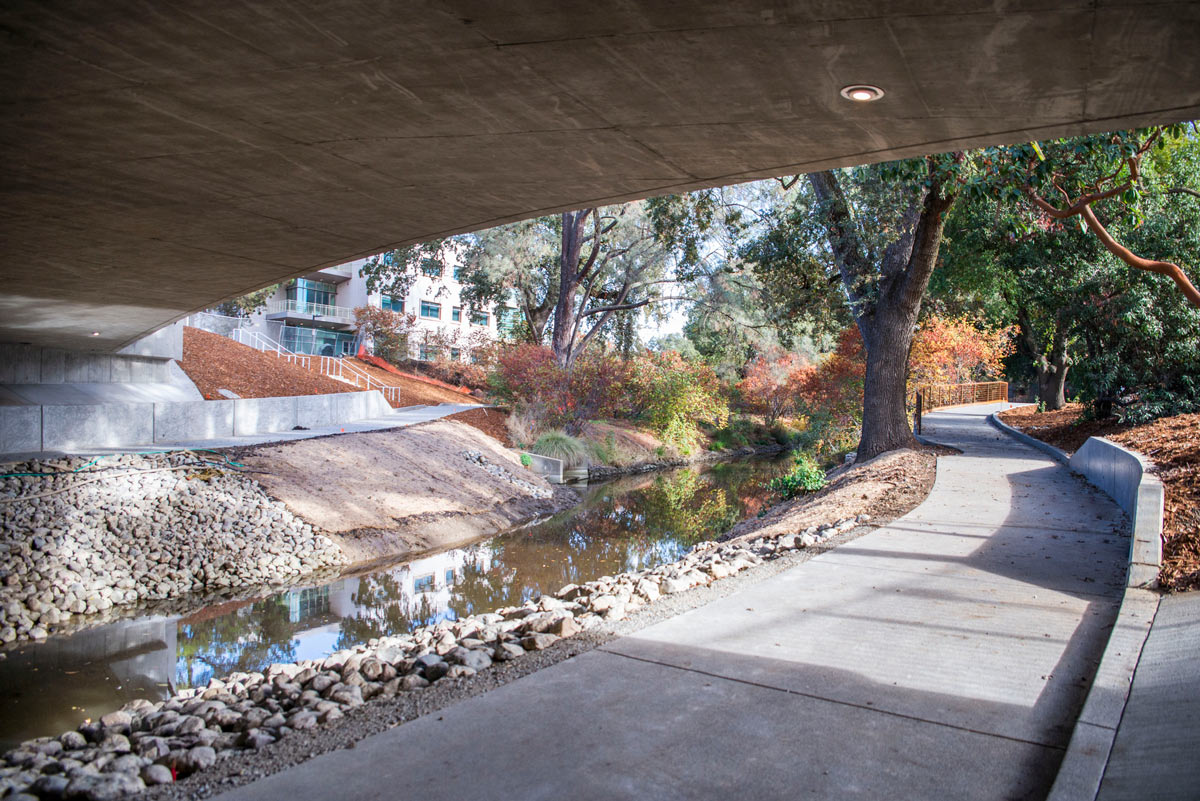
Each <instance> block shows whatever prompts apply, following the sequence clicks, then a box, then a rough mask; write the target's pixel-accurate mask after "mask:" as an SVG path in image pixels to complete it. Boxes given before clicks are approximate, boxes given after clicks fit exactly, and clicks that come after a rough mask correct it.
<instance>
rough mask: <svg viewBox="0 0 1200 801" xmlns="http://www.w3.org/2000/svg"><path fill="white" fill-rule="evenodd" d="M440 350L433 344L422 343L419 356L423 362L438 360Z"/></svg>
mask: <svg viewBox="0 0 1200 801" xmlns="http://www.w3.org/2000/svg"><path fill="white" fill-rule="evenodd" d="M439 353H440V351H439V350H438V349H437V348H436V347H434V346H432V345H422V346H421V347H420V349H419V353H418V357H419V358H420V359H421V361H423V362H432V361H436V360H437V357H438V354H439Z"/></svg>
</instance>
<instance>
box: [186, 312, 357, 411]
mask: <svg viewBox="0 0 1200 801" xmlns="http://www.w3.org/2000/svg"><path fill="white" fill-rule="evenodd" d="M179 366H180V367H182V368H183V371H184V372H185V373H187V374H188V377H189V378H191V379H192V381H193V382H194V383H195V384H196V388H197V389H199V390H200V394H202V395H203V396H204V397H205V398H208V399H209V400H221V399H222V396H221V395H220V394H219V393H218V392H217V390H218V389H227V390H229V391H230V392H234V393H236V394H237V395H238V397H242V398H279V397H285V396H288V395H328V394H331V393H334V392H353V391H354V387H352V386H349V385H347V384H345V383H343V382H341V381H334V380H333V379H332V378H328V377H326V376H323V375H321V374H320V373H317V372H314V371H312V370H307V369H305V368H303V367H299V366H297V365H295V364H292V363H291V362H288V361H286V360H284V359H281V358H279V357H277V356H275V355H274V354H271V353H264V352H262V351H260V350H255V349H254V348H252V347H250V346H248V345H242V344H241V343H238V342H234V341H233V340H232V339H229V338H228V337H223V336H221V335H220V334H213V333H210V332H208V331H202V330H200V329H199V328H192V327H190V326H188V327H185V328H184V329H183V361H181V362H180V363H179Z"/></svg>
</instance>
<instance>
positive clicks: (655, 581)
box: [0, 515, 867, 801]
mask: <svg viewBox="0 0 1200 801" xmlns="http://www.w3.org/2000/svg"><path fill="white" fill-rule="evenodd" d="M865 522H867V516H866V515H860V516H859V517H857V518H850V519H846V520H841V521H838V522H836V523H829V524H826V525H823V526H821V527H817V526H813V527H810V528H809V529H807V530H805V531H803V532H797V533H789V534H786V535H783V536H779V537H773V538H768V537H759V538H757V539H753V540H749V541H746V542H739V543H724V544H721V543H716V542H705V543H701V544H699V545H697V546H696V547H695V548H694V549H693V550H692V551H691V552H690V553H689V554H688V555H686V556H685V557H683V558H682V559H680V560H679V561H677V562H674V563H671V564H667V565H661V566H659V567H656V568H653V569H647V570H642V571H636V572H631V573H623V574H620V575H618V576H602V577H600V578H598V579H596V580H594V581H591V582H588V583H586V584H583V585H568V586H566V587H563V588H562V589H561V590H559V591H558V592H556V593H555V594H554V595H543V596H541V597H540V598H538V599H537V600H533V601H529V602H527V603H526V604H524V605H523V606H518V607H507V608H504V609H499V610H497V611H496V612H491V613H487V614H481V615H476V616H472V617H469V618H465V619H463V620H459V621H454V622H443V623H439V624H437V625H435V626H429V627H424V628H421V629H418V630H416V631H414V632H412V633H409V634H405V635H401V636H394V637H385V638H381V639H376V640H371V641H370V642H368V643H366V644H365V645H362V646H359V647H356V648H354V649H348V650H344V651H339V652H338V653H335V654H333V655H331V656H329V657H327V658H325V659H321V660H309V661H304V662H299V663H296V664H276V665H272V666H270V667H269V668H267V670H266V671H264V672H263V673H249V674H247V673H235V674H231V675H229V676H226V677H224V678H223V679H214V680H212V681H211V682H210V683H209V684H208V685H207V686H205V687H202V688H195V689H189V690H184V691H181V692H179V693H177V694H176V695H175V696H173V697H172V698H170V699H168V700H166V701H160V702H150V701H144V700H138V701H133V702H131V703H129V704H126V706H125V707H123V708H122V709H121V710H119V711H117V712H112V713H109V714H108V715H105V716H103V717H102V718H101V719H100V720H98V721H92V722H87V723H85V724H83V725H81V726H80V727H79V728H78V730H76V731H72V732H65V733H64V734H62V735H60V736H59V737H57V738H53V737H41V738H37V739H34V740H30V741H27V742H26V743H23V744H22V745H21V746H19V747H18V748H16V749H13V750H12V751H10V752H8V753H7V754H5V755H4V757H3V762H4V763H5V764H6V765H7V767H3V768H0V797H7V798H13V797H17V798H21V797H22V794H31V795H30V796H26V797H41V798H58V797H69V798H86V799H94V801H100V800H101V799H108V798H118V797H124V796H128V795H132V794H136V793H139V792H141V791H143V790H144V789H145V788H146V787H147V786H150V787H155V788H156V792H157V793H158V794H160V795H162V796H164V797H171V798H181V797H185V796H186V797H189V798H199V797H204V796H206V795H210V794H212V793H215V792H219V791H222V790H225V789H228V788H229V787H231V786H234V785H237V784H241V783H245V782H249V781H253V780H254V779H256V778H258V777H260V776H262V775H266V774H267V773H270V772H274V771H276V770H280V769H282V768H284V767H286V766H287V765H290V764H295V763H296V762H299V761H303V760H304V759H308V758H311V757H312V756H314V755H316V754H318V753H322V752H324V751H328V750H331V749H335V748H343V747H353V743H354V742H356V741H357V740H359V739H361V738H362V737H365V736H367V735H369V734H372V733H375V732H377V731H381V730H383V729H385V728H388V727H390V726H392V725H395V724H396V723H399V722H403V721H405V720H411V719H413V718H415V717H418V716H420V715H423V714H426V713H428V712H431V711H434V710H436V709H439V708H441V707H443V706H445V705H447V704H450V703H453V702H455V701H458V700H461V699H463V698H466V697H470V696H472V695H476V694H478V693H481V692H485V691H487V690H488V689H491V688H493V687H496V686H499V685H501V684H504V683H506V682H508V681H512V680H513V679H515V678H518V677H520V676H522V675H526V674H528V673H531V672H533V671H535V670H538V669H541V668H543V667H546V666H548V665H550V664H553V663H555V662H557V661H560V660H562V659H565V658H569V657H571V656H574V655H575V654H578V653H581V652H583V651H586V650H589V649H591V648H594V647H596V646H597V645H599V644H601V643H603V642H606V641H608V640H609V639H611V638H613V637H615V636H620V635H622V634H625V633H627V632H629V631H633V630H636V629H638V628H641V627H644V626H647V625H650V624H651V623H653V622H656V621H657V620H660V619H663V618H666V617H670V616H673V615H676V614H679V613H680V612H682V611H684V610H686V609H690V608H693V607H695V606H699V605H702V604H704V603H708V602H709V601H711V600H713V599H714V598H717V597H721V596H723V595H726V594H728V593H730V592H734V591H736V590H737V589H738V588H740V587H741V586H744V585H745V584H746V583H752V582H755V581H761V580H762V579H764V578H766V577H768V576H769V575H773V574H775V573H778V572H780V571H781V570H785V569H787V568H788V567H790V566H792V565H794V564H796V563H797V562H799V561H803V560H804V559H806V558H808V557H809V556H810V555H811V554H812V553H814V552H819V551H821V550H826V549H827V548H829V547H832V546H833V545H836V544H839V543H840V542H843V541H845V540H847V539H850V538H852V537H853V536H855V535H856V533H858V532H859V531H860V530H861V531H863V532H865V529H860V526H861V524H862V523H865ZM193 774H194V777H193V778H191V779H189V780H188V781H186V782H184V783H182V784H179V785H175V780H177V779H179V778H183V777H188V776H193ZM6 794H10V795H6Z"/></svg>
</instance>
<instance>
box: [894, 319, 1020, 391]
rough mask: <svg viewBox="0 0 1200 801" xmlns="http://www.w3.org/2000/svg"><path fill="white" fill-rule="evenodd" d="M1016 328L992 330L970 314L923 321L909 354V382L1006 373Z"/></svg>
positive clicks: (976, 378)
mask: <svg viewBox="0 0 1200 801" xmlns="http://www.w3.org/2000/svg"><path fill="white" fill-rule="evenodd" d="M1013 336H1014V328H1013V327H1006V328H993V329H989V328H986V327H984V326H981V325H978V324H977V323H975V321H973V320H971V319H969V318H967V317H965V316H964V317H940V316H937V315H932V316H930V317H928V318H926V319H925V321H924V322H922V323H921V326H920V327H919V328H918V329H917V333H916V336H914V337H913V346H912V352H911V353H910V355H909V381H910V383H916V384H958V383H963V382H967V381H984V380H987V379H989V378H995V377H996V376H999V375H1002V374H1003V372H1004V360H1005V359H1006V358H1008V356H1009V355H1010V354H1011V353H1012V352H1013V347H1014V340H1013Z"/></svg>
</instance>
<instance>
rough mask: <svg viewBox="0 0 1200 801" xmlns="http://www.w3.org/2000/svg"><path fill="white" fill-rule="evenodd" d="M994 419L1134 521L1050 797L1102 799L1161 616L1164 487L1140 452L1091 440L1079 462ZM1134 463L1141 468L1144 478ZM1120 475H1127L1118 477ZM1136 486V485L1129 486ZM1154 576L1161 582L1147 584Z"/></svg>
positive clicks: (991, 417) (1068, 800) (1070, 800)
mask: <svg viewBox="0 0 1200 801" xmlns="http://www.w3.org/2000/svg"><path fill="white" fill-rule="evenodd" d="M988 421H989V422H990V423H991V424H992V425H994V426H995V427H996V428H998V429H999V430H1001V431H1003V432H1004V433H1006V434H1008V435H1009V436H1011V437H1012V438H1013V439H1016V440H1017V441H1019V442H1024V443H1026V444H1028V445H1032V446H1033V447H1035V448H1037V449H1038V450H1040V451H1042V452H1043V453H1046V454H1049V455H1050V456H1051V457H1052V458H1054V459H1055V460H1056V461H1058V462H1060V463H1062V464H1063V465H1064V466H1065V467H1068V468H1070V469H1071V471H1072V472H1073V473H1077V474H1079V475H1081V476H1083V477H1085V478H1087V479H1088V481H1089V482H1090V483H1092V484H1093V485H1094V486H1096V487H1098V488H1099V489H1101V490H1103V491H1104V493H1105V494H1107V495H1109V496H1110V497H1112V498H1113V500H1115V501H1116V502H1117V504H1118V505H1120V506H1121V507H1122V508H1124V509H1125V511H1126V512H1127V513H1128V514H1129V516H1130V519H1131V520H1132V521H1133V527H1132V528H1133V530H1132V531H1131V532H1130V547H1129V571H1128V574H1127V579H1126V587H1125V596H1124V598H1122V600H1121V609H1120V611H1118V613H1117V620H1116V622H1115V623H1114V624H1113V630H1112V633H1111V634H1109V637H1108V644H1107V645H1105V647H1104V655H1103V657H1101V660H1100V665H1099V667H1097V669H1096V675H1095V677H1094V679H1093V680H1092V687H1091V689H1090V690H1088V695H1087V699H1086V700H1085V701H1084V704H1083V709H1082V710H1080V712H1079V718H1078V719H1077V720H1076V721H1075V729H1074V731H1073V732H1072V733H1071V740H1070V742H1069V743H1068V744H1067V751H1066V754H1065V755H1064V756H1063V761H1062V765H1061V766H1060V767H1059V769H1058V775H1057V776H1056V777H1055V779H1054V785H1053V786H1052V787H1051V788H1050V794H1049V795H1048V796H1047V801H1094V799H1095V798H1096V796H1097V795H1098V794H1099V792H1100V782H1101V780H1103V778H1104V771H1105V769H1106V768H1107V766H1108V757H1109V754H1110V753H1112V747H1113V742H1114V741H1115V740H1116V737H1117V729H1118V728H1119V727H1120V724H1121V716H1122V715H1123V714H1124V712H1125V704H1126V702H1128V700H1129V691H1130V688H1131V687H1132V686H1133V674H1134V671H1135V670H1136V669H1137V665H1138V660H1139V659H1140V658H1141V655H1142V648H1143V647H1144V646H1145V644H1146V638H1147V637H1149V636H1150V627H1151V625H1152V624H1153V623H1154V616H1155V614H1156V613H1157V611H1158V601H1159V596H1158V594H1157V593H1154V592H1152V591H1151V590H1150V589H1148V587H1152V586H1154V581H1153V579H1156V578H1157V575H1158V563H1159V562H1161V556H1162V501H1163V495H1162V483H1161V482H1160V481H1159V480H1158V479H1157V478H1155V477H1154V476H1151V475H1150V474H1149V473H1148V472H1147V470H1148V468H1149V464H1148V463H1147V462H1146V460H1145V459H1144V458H1142V457H1141V456H1140V455H1139V454H1136V453H1134V452H1132V451H1130V450H1127V449H1125V448H1122V447H1121V446H1120V445H1117V444H1116V443H1114V442H1110V441H1108V440H1106V439H1103V438H1100V437H1091V438H1089V439H1088V441H1087V442H1085V443H1084V447H1082V448H1080V449H1079V451H1077V452H1076V454H1075V456H1074V457H1068V456H1067V455H1066V454H1065V453H1064V452H1063V451H1061V450H1059V449H1058V448H1055V447H1054V446H1053V445H1050V444H1048V443H1045V442H1042V441H1041V440H1038V439H1034V438H1033V437H1031V436H1029V435H1028V434H1026V433H1024V432H1021V431H1018V430H1016V429H1015V428H1013V427H1012V426H1009V425H1005V424H1004V423H1003V422H1002V421H1001V420H999V419H998V418H997V417H996V415H994V414H992V415H989V416H988ZM1085 451H1086V452H1085ZM1118 452H1119V453H1118ZM1081 454H1082V456H1081ZM1117 460H1120V461H1122V462H1124V464H1123V465H1122V467H1123V468H1124V469H1123V470H1122V469H1118V468H1116V467H1114V465H1113V464H1112V463H1113V462H1114V461H1117ZM1134 465H1136V466H1137V468H1139V469H1138V470H1137V476H1136V481H1133V472H1134V471H1133V469H1132V468H1133V466H1134ZM1118 472H1120V473H1123V475H1122V476H1117V475H1116V474H1117V473H1118ZM1121 479H1124V481H1123V482H1122V481H1121ZM1131 482H1132V486H1126V485H1127V484H1130V483H1131ZM1155 510H1157V515H1156V514H1155ZM1156 555H1157V556H1156ZM1149 559H1157V561H1155V563H1154V564H1153V565H1151V564H1149V563H1148V562H1145V561H1142V560H1149ZM1150 573H1152V574H1153V579H1151V580H1149V581H1147V575H1148V574H1150Z"/></svg>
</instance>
